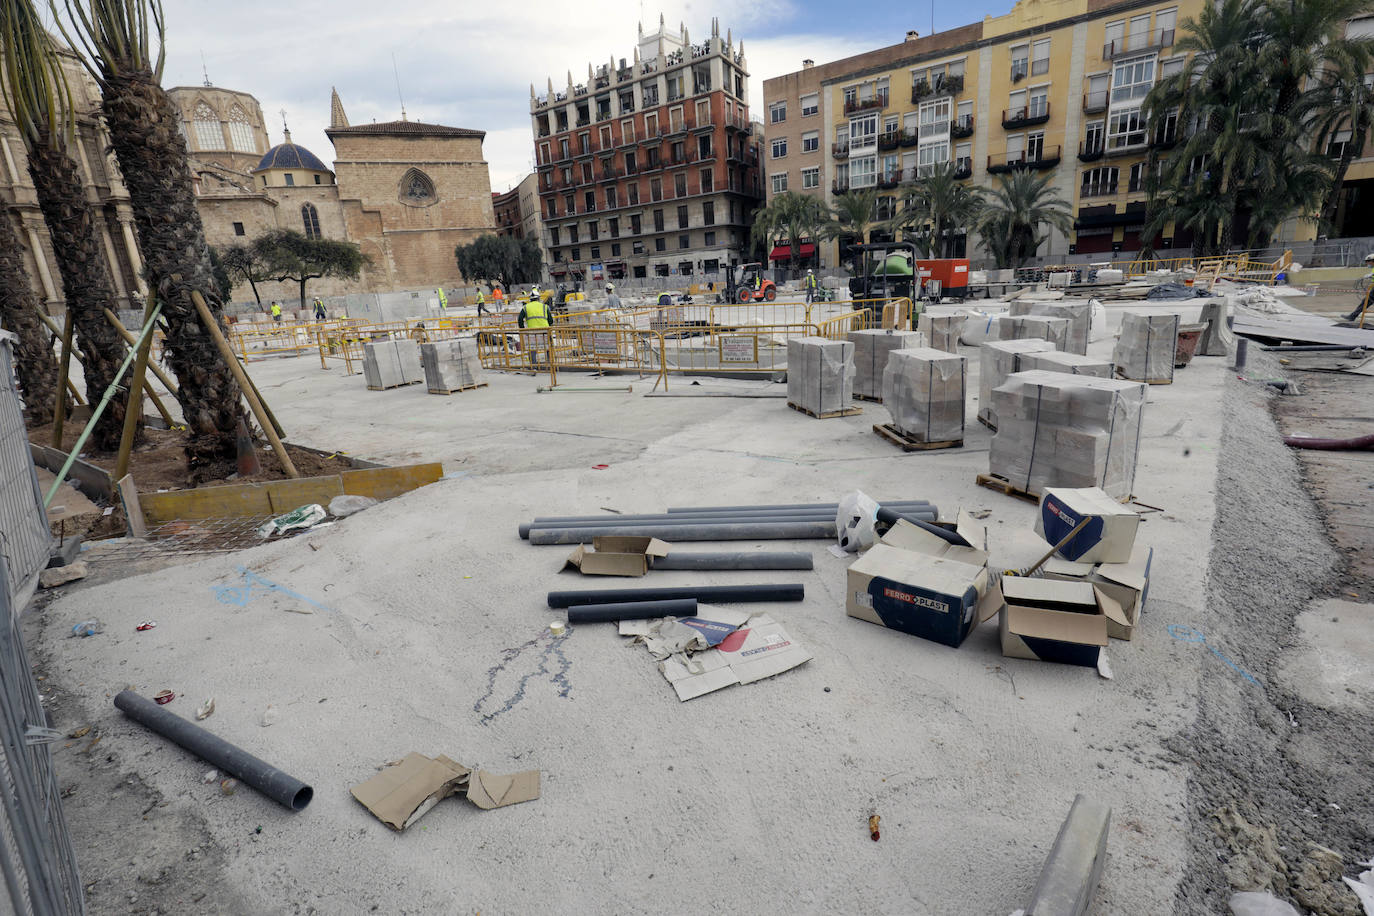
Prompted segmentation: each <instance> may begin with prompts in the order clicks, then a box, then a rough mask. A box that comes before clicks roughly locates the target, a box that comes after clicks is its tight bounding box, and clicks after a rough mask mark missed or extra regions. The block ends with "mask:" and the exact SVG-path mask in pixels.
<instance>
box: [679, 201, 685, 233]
mask: <svg viewBox="0 0 1374 916" xmlns="http://www.w3.org/2000/svg"><path fill="white" fill-rule="evenodd" d="M677 227H678V228H679V229H686V228H687V205H686V204H682V205H680V206H679V207H678V208H677Z"/></svg>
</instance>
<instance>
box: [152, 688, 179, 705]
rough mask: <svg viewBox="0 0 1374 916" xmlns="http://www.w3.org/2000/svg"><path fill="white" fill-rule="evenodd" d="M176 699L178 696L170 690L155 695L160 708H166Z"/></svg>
mask: <svg viewBox="0 0 1374 916" xmlns="http://www.w3.org/2000/svg"><path fill="white" fill-rule="evenodd" d="M176 698H177V695H176V694H175V693H172V691H170V690H159V691H158V692H157V693H155V694H153V699H154V700H156V701H157V705H159V706H166V705H167V704H168V703H170V702H172V701H173V700H175V699H176Z"/></svg>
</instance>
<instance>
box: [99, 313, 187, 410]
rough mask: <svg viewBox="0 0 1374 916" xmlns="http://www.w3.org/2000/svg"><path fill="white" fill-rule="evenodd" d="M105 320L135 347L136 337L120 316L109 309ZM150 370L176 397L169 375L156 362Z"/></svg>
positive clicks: (126, 341) (149, 365) (174, 384)
mask: <svg viewBox="0 0 1374 916" xmlns="http://www.w3.org/2000/svg"><path fill="white" fill-rule="evenodd" d="M149 295H150V296H151V295H152V293H151V292H150V293H149ZM105 318H106V319H107V320H108V321H109V322H110V324H111V325H113V326H114V329H115V330H116V331H118V332H119V336H120V337H123V338H124V342H125V343H127V344H128V345H129V346H131V347H132V346H133V345H134V335H132V334H130V333H129V329H128V328H126V327H124V323H123V322H121V321H120V320H119V316H118V315H116V314H115V313H114V312H112V311H110V310H109V309H105ZM148 368H149V369H151V370H153V375H156V376H157V380H158V381H159V382H161V383H162V385H163V387H164V388H166V389H167V391H168V392H170V393H171V395H172V397H176V396H177V386H176V383H175V382H173V381H172V380H171V379H170V378H168V377H167V373H165V372H163V371H162V369H161V368H159V367H158V364H157V363H156V362H149V363H148Z"/></svg>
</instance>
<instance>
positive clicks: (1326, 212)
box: [1318, 110, 1369, 232]
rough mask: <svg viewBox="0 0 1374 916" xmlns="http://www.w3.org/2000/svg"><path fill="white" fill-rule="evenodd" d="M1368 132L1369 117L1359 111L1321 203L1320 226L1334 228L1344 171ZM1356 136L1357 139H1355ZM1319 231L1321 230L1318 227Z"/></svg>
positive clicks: (1348, 166) (1348, 167) (1347, 168)
mask: <svg viewBox="0 0 1374 916" xmlns="http://www.w3.org/2000/svg"><path fill="white" fill-rule="evenodd" d="M1368 132H1369V118H1368V117H1367V116H1366V115H1365V114H1364V112H1363V110H1362V111H1361V114H1360V118H1359V120H1358V122H1357V123H1356V124H1355V125H1354V129H1352V130H1351V131H1350V140H1349V142H1347V143H1346V144H1345V147H1344V148H1343V149H1342V150H1341V158H1340V161H1339V162H1338V163H1336V174H1335V176H1334V177H1333V178H1332V179H1331V193H1330V194H1328V195H1326V203H1324V204H1322V215H1321V223H1320V225H1322V226H1330V227H1332V228H1333V229H1334V228H1335V223H1336V210H1337V209H1339V208H1340V205H1341V185H1342V184H1343V183H1344V182H1345V173H1346V172H1347V171H1348V170H1349V169H1350V163H1351V161H1353V160H1354V158H1355V146H1356V143H1357V142H1359V144H1360V145H1361V146H1363V145H1364V144H1363V138H1364V136H1365V134H1366V133H1368ZM1357 138H1358V139H1357ZM1318 231H1319V232H1320V231H1321V230H1320V229H1318Z"/></svg>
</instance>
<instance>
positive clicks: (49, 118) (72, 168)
mask: <svg viewBox="0 0 1374 916" xmlns="http://www.w3.org/2000/svg"><path fill="white" fill-rule="evenodd" d="M0 45H3V46H4V48H5V55H4V67H3V71H0V77H2V78H0V88H3V92H4V97H5V101H6V103H7V104H8V105H9V109H10V113H11V115H12V117H13V118H14V121H15V124H16V125H17V127H18V129H19V135H20V136H21V137H22V138H23V140H24V148H25V150H26V151H27V153H28V161H29V173H30V174H31V175H32V176H33V184H34V189H35V190H36V191H37V192H38V206H39V208H40V209H41V210H42V211H43V218H44V220H45V221H46V222H47V224H48V235H49V236H50V237H51V238H52V248H53V257H54V258H55V259H56V261H57V267H58V271H59V272H60V273H61V275H62V288H63V290H65V292H66V298H67V308H68V309H69V310H70V311H71V313H72V326H73V328H74V329H75V331H76V334H77V336H78V337H79V338H80V340H81V354H82V358H81V369H82V375H83V376H84V378H85V381H86V393H87V397H88V398H96V397H99V396H100V395H101V394H102V393H103V392H104V391H105V389H106V388H107V387H108V386H109V385H110V383H111V382H113V381H114V377H115V373H116V372H118V371H119V364H120V362H121V361H122V360H123V358H124V352H125V343H124V340H123V339H122V338H121V337H120V336H119V332H118V331H116V330H115V329H114V327H113V326H112V325H111V324H110V322H109V321H108V320H107V319H106V317H105V310H106V309H109V310H111V311H113V310H114V309H115V307H116V301H115V293H114V288H113V287H112V286H111V283H110V275H109V269H108V267H107V263H106V260H105V251H104V247H103V244H102V242H101V239H100V236H99V235H98V234H97V231H96V225H97V224H96V219H95V215H94V214H93V213H92V210H91V205H90V202H89V200H88V199H87V197H86V188H85V185H84V184H83V183H82V180H81V173H80V172H79V171H78V170H77V167H76V163H75V162H73V161H72V158H71V156H69V155H68V153H67V144H68V143H69V142H71V141H72V140H74V139H75V136H76V112H75V111H74V106H73V101H72V95H71V92H70V90H69V88H68V86H67V80H66V76H65V75H64V73H63V72H62V64H61V61H60V59H59V58H58V55H57V50H56V48H55V47H54V45H53V41H52V39H51V38H50V37H49V35H48V33H47V31H46V30H45V29H44V28H43V23H42V22H41V20H40V19H39V18H38V12H37V10H35V9H34V7H33V5H32V3H31V2H30V0H0ZM134 403H136V404H138V403H142V399H141V398H139V399H136V400H135V401H134ZM125 407H126V402H125V401H124V400H121V399H118V398H116V399H114V400H112V401H111V402H110V405H109V409H108V410H106V411H105V412H104V413H102V414H101V416H100V419H99V421H98V422H97V423H96V427H95V431H94V440H93V441H94V444H95V446H96V448H99V449H103V450H105V451H112V450H114V449H115V448H117V447H118V446H119V439H120V433H121V431H122V429H123V427H124V413H125Z"/></svg>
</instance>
